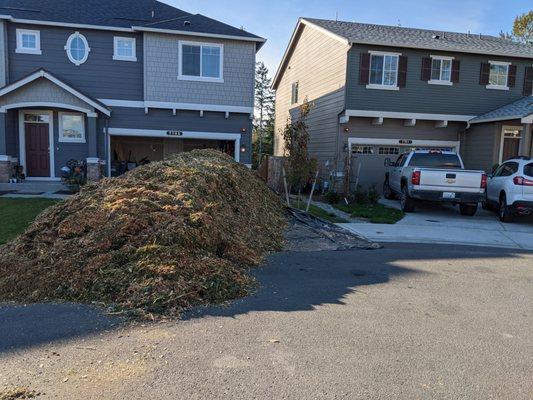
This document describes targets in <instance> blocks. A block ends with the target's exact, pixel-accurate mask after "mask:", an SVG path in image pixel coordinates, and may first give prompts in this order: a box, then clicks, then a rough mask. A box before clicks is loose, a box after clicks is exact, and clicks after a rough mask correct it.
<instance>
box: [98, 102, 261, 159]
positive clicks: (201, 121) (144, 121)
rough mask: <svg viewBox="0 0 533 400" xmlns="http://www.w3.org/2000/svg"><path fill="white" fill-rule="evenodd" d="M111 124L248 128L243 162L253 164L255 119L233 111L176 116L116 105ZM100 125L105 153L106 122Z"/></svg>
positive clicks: (210, 129)
mask: <svg viewBox="0 0 533 400" xmlns="http://www.w3.org/2000/svg"><path fill="white" fill-rule="evenodd" d="M109 127H110V128H131V129H139V128H140V129H156V130H180V131H196V132H221V133H241V129H243V128H245V129H246V133H244V134H242V135H241V146H245V147H246V149H247V151H246V152H245V153H241V156H240V157H241V160H240V161H241V162H242V163H244V164H249V163H251V154H250V149H251V140H252V121H251V120H250V116H249V115H248V114H237V113H230V117H229V118H228V119H226V118H225V116H224V113H217V112H205V113H204V116H203V118H202V117H200V113H199V112H198V111H178V114H177V115H175V116H174V115H172V111H170V110H160V109H156V110H153V109H150V111H149V113H148V115H146V114H145V113H144V110H143V109H141V108H123V107H115V108H113V114H112V117H111V119H110V120H109ZM99 128H100V130H99V139H98V140H99V147H100V154H102V153H103V144H102V142H103V138H102V136H103V135H101V134H100V133H101V132H102V128H103V122H100V124H99Z"/></svg>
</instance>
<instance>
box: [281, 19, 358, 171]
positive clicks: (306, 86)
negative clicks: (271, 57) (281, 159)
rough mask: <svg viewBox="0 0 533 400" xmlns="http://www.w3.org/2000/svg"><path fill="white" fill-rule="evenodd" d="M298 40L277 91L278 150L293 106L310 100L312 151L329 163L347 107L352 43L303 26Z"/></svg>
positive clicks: (310, 147) (322, 160)
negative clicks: (294, 96)
mask: <svg viewBox="0 0 533 400" xmlns="http://www.w3.org/2000/svg"><path fill="white" fill-rule="evenodd" d="M296 40H297V45H296V47H295V48H294V50H293V52H292V54H291V55H290V56H289V59H288V64H287V67H286V68H285V71H284V73H283V76H282V77H281V79H280V82H279V85H278V89H277V91H276V124H275V143H274V153H275V154H276V155H282V154H283V140H282V137H281V131H282V129H283V127H284V126H285V124H286V122H287V119H288V117H289V116H290V113H291V109H292V110H293V113H294V109H295V108H296V109H297V107H298V105H301V104H302V103H303V101H304V100H305V99H307V100H308V101H310V102H311V103H313V108H312V110H311V112H310V114H309V116H308V119H307V124H308V126H309V133H310V143H309V150H310V153H311V155H312V156H313V157H315V158H316V159H317V161H318V162H319V164H325V163H326V162H327V161H333V159H334V158H335V143H336V138H337V132H338V114H339V113H340V112H341V111H342V110H343V109H344V84H345V82H346V53H347V51H348V49H349V46H348V45H343V44H342V43H341V42H339V41H338V40H336V39H334V38H332V37H330V36H328V35H325V34H323V33H321V32H320V31H318V30H316V29H314V28H312V27H308V26H303V28H302V29H301V31H300V33H298V37H297V38H296ZM294 82H299V103H298V104H294V105H291V92H292V84H293V83H294Z"/></svg>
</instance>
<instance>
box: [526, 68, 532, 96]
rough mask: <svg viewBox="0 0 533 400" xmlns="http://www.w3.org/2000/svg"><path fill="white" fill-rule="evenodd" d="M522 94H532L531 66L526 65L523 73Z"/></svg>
mask: <svg viewBox="0 0 533 400" xmlns="http://www.w3.org/2000/svg"><path fill="white" fill-rule="evenodd" d="M524 96H533V67H526V73H525V74H524Z"/></svg>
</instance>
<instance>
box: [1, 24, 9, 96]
mask: <svg viewBox="0 0 533 400" xmlns="http://www.w3.org/2000/svg"><path fill="white" fill-rule="evenodd" d="M6 56H7V30H6V23H5V22H4V21H0V87H3V86H5V85H6V82H7V57H6Z"/></svg>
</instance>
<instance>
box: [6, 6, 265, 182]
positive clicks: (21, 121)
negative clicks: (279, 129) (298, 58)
mask: <svg viewBox="0 0 533 400" xmlns="http://www.w3.org/2000/svg"><path fill="white" fill-rule="evenodd" d="M264 42H265V40H264V39H262V38H260V37H258V36H255V35H253V34H251V33H248V32H246V31H244V30H242V29H238V28H234V27H232V26H229V25H226V24H224V23H222V22H219V21H215V20H213V19H210V18H208V17H205V16H203V15H200V14H196V15H194V14H190V13H187V12H185V11H182V10H179V9H176V8H173V7H171V6H168V5H166V4H164V3H160V2H158V1H155V0H136V1H134V2H132V1H129V0H79V1H75V2H72V1H66V0H65V1H64V0H54V1H41V0H0V182H7V181H8V180H9V178H10V177H11V176H12V174H13V171H14V170H15V168H14V167H15V166H20V167H22V168H23V170H24V173H25V175H26V176H27V179H28V180H51V181H53V180H58V179H59V177H60V176H61V168H62V167H64V166H65V164H66V163H67V162H68V161H69V160H72V159H75V160H83V161H86V163H87V171H88V176H89V178H91V179H99V178H100V177H101V176H102V175H116V174H118V173H120V172H121V171H123V169H124V166H125V165H127V164H128V163H129V164H130V165H131V164H135V163H139V162H141V161H143V160H150V161H155V160H160V159H163V158H164V157H166V156H167V155H170V154H172V153H176V152H181V151H188V150H192V149H195V148H206V147H208V148H217V149H220V150H223V151H225V152H227V153H228V154H230V155H232V156H233V157H234V158H235V159H236V160H237V161H240V162H242V163H244V164H250V163H251V133H252V132H251V130H252V120H251V118H252V116H253V106H254V78H255V56H256V52H257V51H258V50H259V49H260V48H261V46H262V45H263V43H264ZM19 170H20V168H19Z"/></svg>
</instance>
